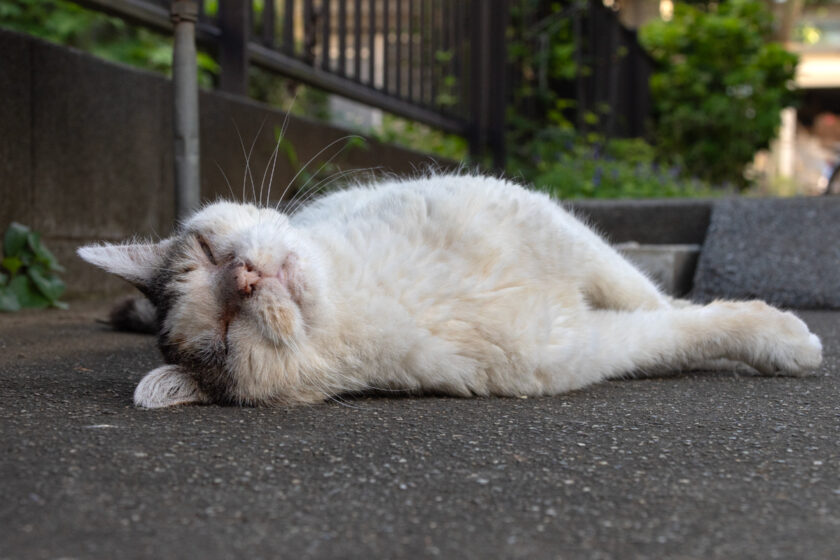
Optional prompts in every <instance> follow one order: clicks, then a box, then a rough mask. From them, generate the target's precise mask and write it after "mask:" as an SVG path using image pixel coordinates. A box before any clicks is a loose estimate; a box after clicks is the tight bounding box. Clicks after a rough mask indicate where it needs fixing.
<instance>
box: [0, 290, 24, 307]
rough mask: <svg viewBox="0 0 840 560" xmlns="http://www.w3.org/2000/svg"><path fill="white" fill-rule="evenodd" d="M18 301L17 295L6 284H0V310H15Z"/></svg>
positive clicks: (18, 305)
mask: <svg viewBox="0 0 840 560" xmlns="http://www.w3.org/2000/svg"><path fill="white" fill-rule="evenodd" d="M19 309H20V303H19V302H18V299H17V297H16V296H15V294H14V293H12V291H11V290H10V289H9V288H8V287H6V286H0V311H17V310H19Z"/></svg>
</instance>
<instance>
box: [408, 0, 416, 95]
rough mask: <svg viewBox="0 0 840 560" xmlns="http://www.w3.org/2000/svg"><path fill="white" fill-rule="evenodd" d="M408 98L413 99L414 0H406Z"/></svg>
mask: <svg viewBox="0 0 840 560" xmlns="http://www.w3.org/2000/svg"><path fill="white" fill-rule="evenodd" d="M407 66H408V95H407V97H408V100H409V101H413V100H414V0H408V64H407Z"/></svg>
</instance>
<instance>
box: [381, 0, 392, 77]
mask: <svg viewBox="0 0 840 560" xmlns="http://www.w3.org/2000/svg"><path fill="white" fill-rule="evenodd" d="M389 29H391V22H390V21H388V0H382V91H384V92H385V93H388V90H389V89H390V87H389V84H388V36H389V33H388V30H389Z"/></svg>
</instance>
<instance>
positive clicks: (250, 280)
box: [233, 259, 262, 296]
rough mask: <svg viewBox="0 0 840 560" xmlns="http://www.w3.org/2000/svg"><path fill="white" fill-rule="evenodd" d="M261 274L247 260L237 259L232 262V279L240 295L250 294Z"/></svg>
mask: <svg viewBox="0 0 840 560" xmlns="http://www.w3.org/2000/svg"><path fill="white" fill-rule="evenodd" d="M261 278H262V274H261V273H260V271H259V270H257V269H256V267H254V265H252V264H251V263H250V262H249V261H248V260H243V259H237V260H236V262H234V263H233V280H234V283H235V284H236V291H237V292H239V295H241V296H250V295H251V294H252V293H253V292H254V289H255V288H256V287H257V284H259V282H260V279H261Z"/></svg>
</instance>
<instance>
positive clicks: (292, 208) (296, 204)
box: [278, 166, 382, 215]
mask: <svg viewBox="0 0 840 560" xmlns="http://www.w3.org/2000/svg"><path fill="white" fill-rule="evenodd" d="M377 169H382V166H376V167H366V168H363V169H348V170H346V171H337V172H336V173H334V174H332V175H330V176H328V177H325V178H324V179H322V180H321V181H319V182H318V183H316V184H315V186H314V187H313V188H312V189H310V192H308V193H306V192H303V193H300V194H296V195H295V197H294V198H293V199H292V200H291V201H290V203H289V206H288V207H287V211H286V212H287V214H289V215H292V214H294V213H295V212H297V211H298V210H300V209H301V208H303V207H304V206H305V205H306V203H307V202H309V200H311V199H312V198H313V197H314V196H315V195H317V194H318V192H319V191H320V190H321V188H324V187H328V186H329V185H331V184H333V183H334V182H336V181H338V180H339V179H342V178H344V177H348V176H350V175H354V174H356V173H364V172H366V171H375V170H377ZM278 206H279V205H278Z"/></svg>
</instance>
